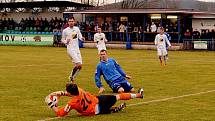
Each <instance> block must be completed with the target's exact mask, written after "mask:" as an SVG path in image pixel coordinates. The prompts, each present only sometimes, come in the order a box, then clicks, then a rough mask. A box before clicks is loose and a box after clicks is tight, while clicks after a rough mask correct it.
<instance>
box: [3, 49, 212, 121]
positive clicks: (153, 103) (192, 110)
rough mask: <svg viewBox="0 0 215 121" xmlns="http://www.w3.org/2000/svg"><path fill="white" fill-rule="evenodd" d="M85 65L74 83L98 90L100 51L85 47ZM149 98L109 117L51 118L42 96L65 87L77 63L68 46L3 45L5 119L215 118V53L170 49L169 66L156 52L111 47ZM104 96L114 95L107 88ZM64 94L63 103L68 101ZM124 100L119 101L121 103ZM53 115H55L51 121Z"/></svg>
mask: <svg viewBox="0 0 215 121" xmlns="http://www.w3.org/2000/svg"><path fill="white" fill-rule="evenodd" d="M81 53H82V57H83V63H84V64H83V69H82V70H81V72H80V73H79V75H78V77H77V79H76V82H77V84H78V85H79V86H80V87H82V88H83V89H85V90H87V91H89V92H92V93H93V94H97V92H98V89H97V87H96V86H95V83H94V72H95V68H96V64H97V63H98V61H99V58H98V55H97V50H96V49H81ZM109 56H110V57H113V58H115V59H116V60H117V61H118V63H120V65H121V66H122V68H123V69H124V70H125V71H126V72H127V74H129V75H131V76H132V77H133V79H132V80H130V82H131V84H132V85H133V86H134V87H135V89H136V90H137V89H138V88H140V87H144V89H145V99H134V100H129V101H126V103H127V105H128V106H127V107H126V108H125V109H124V110H123V111H121V112H119V113H114V114H110V115H98V116H90V117H87V116H79V115H77V113H76V111H71V112H70V113H69V115H68V117H64V118H58V119H52V118H54V117H55V114H54V113H53V112H52V110H50V109H48V108H47V106H46V104H45V102H44V98H45V96H46V95H48V94H49V93H51V92H53V91H58V90H64V87H65V84H66V82H68V75H69V73H70V71H71V69H72V67H73V64H72V63H71V61H70V59H69V57H68V56H67V54H66V48H53V47H18V46H0V107H1V108H0V109H1V111H0V112H1V113H0V120H1V121H37V120H53V121H57V120H59V121H132V120H133V121H214V120H215V52H206V51H170V52H169V60H168V65H167V66H165V67H161V66H160V64H159V61H158V59H157V56H156V51H151V50H117V49H111V50H109ZM103 84H104V85H105V88H106V92H105V94H112V93H111V90H110V89H109V88H108V86H107V85H106V84H105V83H103ZM67 101H68V99H67V98H62V99H61V103H60V105H65V103H66V102H67ZM122 102H124V101H119V102H118V103H117V105H119V104H120V103H122ZM50 118H51V119H50Z"/></svg>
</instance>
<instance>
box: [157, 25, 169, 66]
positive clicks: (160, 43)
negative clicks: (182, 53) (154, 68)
mask: <svg viewBox="0 0 215 121" xmlns="http://www.w3.org/2000/svg"><path fill="white" fill-rule="evenodd" d="M166 44H168V45H169V47H170V46H171V44H170V42H169V40H168V38H167V36H166V35H165V34H164V28H163V27H161V28H160V33H159V34H157V35H156V37H155V45H156V46H157V54H158V56H159V60H160V64H161V65H162V64H163V61H162V57H163V60H164V64H165V65H166V60H167V57H166V55H167V50H166V47H167V46H166Z"/></svg>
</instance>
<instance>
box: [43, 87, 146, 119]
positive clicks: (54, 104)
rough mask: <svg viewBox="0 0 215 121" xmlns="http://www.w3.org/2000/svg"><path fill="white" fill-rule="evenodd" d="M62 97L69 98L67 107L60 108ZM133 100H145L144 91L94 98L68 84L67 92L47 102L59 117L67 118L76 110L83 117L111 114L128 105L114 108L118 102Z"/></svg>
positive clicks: (60, 93)
mask: <svg viewBox="0 0 215 121" xmlns="http://www.w3.org/2000/svg"><path fill="white" fill-rule="evenodd" d="M61 96H67V97H69V98H71V99H70V101H69V102H68V103H67V105H66V106H65V107H62V108H59V107H58V101H59V98H60V97H61ZM132 98H143V89H142V88H141V89H140V90H139V92H138V93H137V94H133V93H121V94H117V95H99V96H94V95H92V94H90V93H89V92H85V91H84V90H83V89H81V88H79V87H77V85H76V84H74V83H67V84H66V91H57V92H53V93H51V94H49V95H48V96H47V97H46V99H45V101H46V103H47V104H48V106H49V107H50V108H52V109H53V110H54V112H55V113H56V115H57V116H60V117H62V116H65V115H67V114H68V113H69V112H70V110H72V109H74V110H76V111H77V112H78V113H80V114H81V115H97V114H109V113H114V112H118V111H120V110H122V109H123V108H124V107H125V106H126V105H125V103H122V104H121V105H120V106H119V107H112V106H113V105H114V104H115V103H116V101H117V100H129V99H132Z"/></svg>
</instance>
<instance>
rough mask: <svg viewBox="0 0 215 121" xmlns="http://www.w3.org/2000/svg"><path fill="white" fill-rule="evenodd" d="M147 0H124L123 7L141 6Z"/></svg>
mask: <svg viewBox="0 0 215 121" xmlns="http://www.w3.org/2000/svg"><path fill="white" fill-rule="evenodd" d="M146 2H147V0H123V1H122V2H121V8H141V7H142V6H143V5H144V4H145V3H146Z"/></svg>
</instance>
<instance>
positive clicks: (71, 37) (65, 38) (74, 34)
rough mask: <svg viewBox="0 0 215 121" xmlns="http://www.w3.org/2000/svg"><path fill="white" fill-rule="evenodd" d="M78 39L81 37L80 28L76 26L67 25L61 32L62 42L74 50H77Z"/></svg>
mask: <svg viewBox="0 0 215 121" xmlns="http://www.w3.org/2000/svg"><path fill="white" fill-rule="evenodd" d="M78 39H80V40H81V39H82V34H81V32H80V29H79V28H78V27H76V26H73V28H70V27H67V28H65V29H64V30H63V33H62V40H61V41H62V42H63V43H64V44H66V45H67V48H69V49H71V50H75V51H79V42H78Z"/></svg>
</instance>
